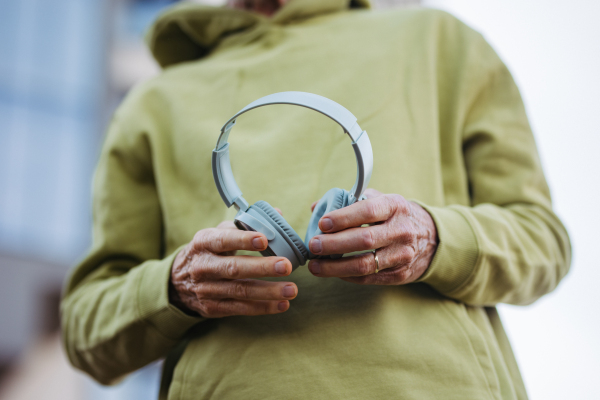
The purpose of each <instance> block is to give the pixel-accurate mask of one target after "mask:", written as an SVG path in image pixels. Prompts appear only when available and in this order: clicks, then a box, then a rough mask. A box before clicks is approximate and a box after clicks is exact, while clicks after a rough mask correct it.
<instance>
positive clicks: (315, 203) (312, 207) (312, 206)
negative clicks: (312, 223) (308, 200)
mask: <svg viewBox="0 0 600 400" xmlns="http://www.w3.org/2000/svg"><path fill="white" fill-rule="evenodd" d="M318 203H319V202H318V201H315V202H314V203H312V204H311V205H310V211H311V212H313V211H315V207H316V206H317V204H318Z"/></svg>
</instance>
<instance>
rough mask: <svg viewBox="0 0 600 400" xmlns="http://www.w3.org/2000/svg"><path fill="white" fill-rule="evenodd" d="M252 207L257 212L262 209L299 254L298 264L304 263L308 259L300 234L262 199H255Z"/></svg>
mask: <svg viewBox="0 0 600 400" xmlns="http://www.w3.org/2000/svg"><path fill="white" fill-rule="evenodd" d="M253 207H254V209H255V210H257V211H259V212H261V211H262V212H263V213H264V214H265V217H268V220H271V221H273V225H274V226H275V227H279V228H280V230H279V232H280V233H281V231H283V233H284V235H283V236H284V239H286V241H287V242H288V243H289V245H290V247H291V248H292V249H293V250H294V252H295V253H296V255H298V256H299V257H298V258H299V259H300V265H302V264H304V263H306V260H308V249H307V248H306V246H305V245H304V242H302V239H300V236H298V234H297V233H296V231H294V229H293V228H292V227H291V226H290V224H288V223H287V221H286V220H285V219H284V218H283V217H282V216H281V215H279V213H278V212H277V210H275V209H274V208H273V207H271V205H270V204H269V203H267V202H266V201H263V200H260V201H257V202H256V203H254V204H253V205H252V206H251V207H250V208H253Z"/></svg>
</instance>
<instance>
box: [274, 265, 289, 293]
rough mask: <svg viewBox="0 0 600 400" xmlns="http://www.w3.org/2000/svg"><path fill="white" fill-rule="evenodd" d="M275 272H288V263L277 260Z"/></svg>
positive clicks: (280, 273)
mask: <svg viewBox="0 0 600 400" xmlns="http://www.w3.org/2000/svg"><path fill="white" fill-rule="evenodd" d="M275 272H277V273H278V274H279V275H285V274H287V265H285V261H277V262H276V263H275ZM286 287H287V286H286Z"/></svg>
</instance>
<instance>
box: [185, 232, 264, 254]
mask: <svg viewBox="0 0 600 400" xmlns="http://www.w3.org/2000/svg"><path fill="white" fill-rule="evenodd" d="M192 243H193V246H194V249H195V250H197V251H199V250H208V251H210V252H213V253H223V252H226V251H234V250H249V251H262V250H265V249H266V248H267V244H268V242H267V238H266V237H265V235H263V234H262V233H259V232H248V231H241V230H238V229H221V228H208V229H202V230H201V231H198V232H197V233H196V235H195V236H194V239H193V240H192Z"/></svg>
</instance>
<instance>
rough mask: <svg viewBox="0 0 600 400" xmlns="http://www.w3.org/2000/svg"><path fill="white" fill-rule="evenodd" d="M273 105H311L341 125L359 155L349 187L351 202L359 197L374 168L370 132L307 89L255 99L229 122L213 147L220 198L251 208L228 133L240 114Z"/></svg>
mask: <svg viewBox="0 0 600 400" xmlns="http://www.w3.org/2000/svg"><path fill="white" fill-rule="evenodd" d="M271 104H290V105H296V106H301V107H306V108H310V109H312V110H315V111H318V112H320V113H321V114H323V115H325V116H327V117H329V118H331V119H332V120H334V121H335V122H336V123H337V124H338V125H340V126H341V127H342V129H343V130H344V132H345V133H347V134H348V136H350V138H351V139H352V147H353V148H354V155H355V156H356V164H357V176H356V182H355V183H354V186H353V187H352V189H351V190H350V194H351V196H353V198H351V202H350V204H351V203H353V202H355V201H356V200H357V199H360V198H361V196H362V194H363V192H364V190H365V189H366V188H367V185H368V184H369V180H370V179H371V173H372V171H373V150H372V148H371V142H370V141H369V136H368V135H367V132H365V131H363V130H362V129H361V128H360V126H359V125H358V123H357V122H356V117H355V116H354V115H353V114H352V113H351V112H350V111H348V110H347V109H346V108H344V107H343V106H341V105H340V104H338V103H336V102H335V101H333V100H330V99H328V98H326V97H323V96H319V95H316V94H312V93H305V92H281V93H273V94H270V95H268V96H265V97H261V98H260V99H258V100H255V101H253V102H252V103H250V104H248V105H247V106H246V107H244V108H242V109H241V110H240V111H239V112H238V113H237V114H235V115H234V116H233V117H231V118H230V119H229V121H227V123H226V124H225V125H223V128H221V134H220V135H219V140H218V141H217V146H216V148H215V149H214V150H213V156H212V170H213V178H214V180H215V184H216V185H217V189H218V190H219V194H220V195H221V198H222V199H223V201H224V202H225V204H226V205H227V207H231V206H232V205H234V206H235V207H236V208H237V209H238V210H239V209H241V210H244V211H245V210H246V209H248V202H247V201H246V200H245V199H244V198H243V197H242V191H241V190H240V189H239V187H238V185H237V183H236V182H235V179H234V177H233V172H232V170H231V162H230V160H229V143H228V139H229V133H230V132H231V128H233V126H234V125H235V121H236V119H237V117H239V116H240V115H242V114H244V113H246V112H248V111H250V110H253V109H255V108H258V107H262V106H267V105H271Z"/></svg>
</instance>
